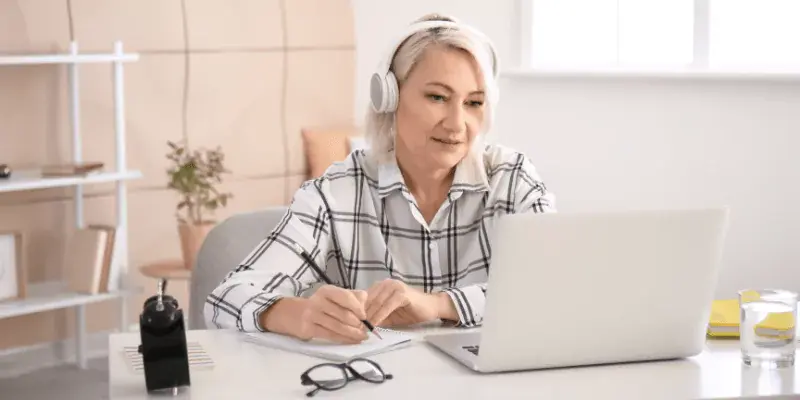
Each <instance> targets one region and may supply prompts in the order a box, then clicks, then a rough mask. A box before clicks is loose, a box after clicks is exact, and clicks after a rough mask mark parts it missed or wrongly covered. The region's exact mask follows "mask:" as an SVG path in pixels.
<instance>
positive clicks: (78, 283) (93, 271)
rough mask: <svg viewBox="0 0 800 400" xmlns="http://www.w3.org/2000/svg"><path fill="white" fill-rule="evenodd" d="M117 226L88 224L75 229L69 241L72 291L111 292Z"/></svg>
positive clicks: (67, 269)
mask: <svg viewBox="0 0 800 400" xmlns="http://www.w3.org/2000/svg"><path fill="white" fill-rule="evenodd" d="M116 231H117V230H116V227H114V226H109V225H88V226H87V227H85V228H81V229H76V230H74V231H73V232H71V233H70V234H69V235H68V237H67V240H66V246H65V255H64V262H65V265H64V268H65V271H64V272H65V276H66V277H67V279H66V281H67V286H68V288H69V290H70V291H73V292H76V293H83V294H98V293H105V292H108V291H109V286H110V285H109V280H110V279H111V276H112V274H113V269H114V253H115V251H114V250H115V247H116V246H115V244H116V240H117V239H116V238H117V235H116Z"/></svg>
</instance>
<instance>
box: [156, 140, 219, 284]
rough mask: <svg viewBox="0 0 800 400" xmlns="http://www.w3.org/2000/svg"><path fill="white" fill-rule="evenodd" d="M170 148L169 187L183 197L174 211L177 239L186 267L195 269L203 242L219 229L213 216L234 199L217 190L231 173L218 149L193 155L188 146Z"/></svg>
mask: <svg viewBox="0 0 800 400" xmlns="http://www.w3.org/2000/svg"><path fill="white" fill-rule="evenodd" d="M167 144H168V145H169V148H170V152H169V153H167V158H168V159H169V160H170V161H171V162H172V166H171V167H170V168H169V169H168V170H167V175H168V176H169V184H168V185H167V187H168V188H170V189H173V190H175V191H177V192H178V194H179V195H180V201H179V202H178V205H177V207H176V210H175V216H176V219H177V222H178V235H179V236H180V241H181V253H182V256H183V262H184V266H185V267H186V268H187V269H192V268H194V260H195V257H196V255H197V252H198V251H199V250H200V246H201V245H202V244H203V240H205V238H206V235H208V232H209V231H211V228H213V227H214V225H216V220H215V219H214V218H213V216H214V213H215V212H216V211H217V209H218V208H220V207H225V206H226V205H227V204H228V200H230V199H231V198H233V195H232V194H231V193H221V192H220V191H219V189H218V185H219V184H221V183H222V175H223V174H225V173H230V171H229V170H228V169H227V168H225V165H224V161H225V155H224V154H223V153H222V150H221V149H220V148H219V147H217V148H216V149H211V150H208V149H197V150H194V151H190V150H189V149H188V148H187V147H186V145H185V143H175V142H172V141H167Z"/></svg>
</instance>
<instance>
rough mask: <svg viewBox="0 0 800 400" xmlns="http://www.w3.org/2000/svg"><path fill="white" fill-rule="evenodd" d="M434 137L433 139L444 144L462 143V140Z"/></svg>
mask: <svg viewBox="0 0 800 400" xmlns="http://www.w3.org/2000/svg"><path fill="white" fill-rule="evenodd" d="M432 139H433V141H435V142H439V143H442V144H449V145H456V144H461V141H460V140H453V139H440V138H432Z"/></svg>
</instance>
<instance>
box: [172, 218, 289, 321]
mask: <svg viewBox="0 0 800 400" xmlns="http://www.w3.org/2000/svg"><path fill="white" fill-rule="evenodd" d="M285 213H286V207H275V208H269V209H265V210H259V211H252V212H247V213H243V214H238V215H234V216H232V217H230V218H227V219H226V220H224V221H223V222H221V223H220V224H219V225H217V226H215V227H214V228H213V229H212V230H211V232H209V233H208V235H207V236H206V239H205V241H203V245H202V246H201V247H200V251H199V252H198V254H197V261H196V262H195V266H194V270H193V271H192V280H191V286H190V289H189V316H188V321H187V323H188V325H189V327H190V328H191V329H213V328H214V327H213V326H208V327H207V326H206V323H205V319H204V318H203V305H204V304H205V301H206V297H207V296H208V294H209V293H211V291H212V290H214V288H215V287H217V285H219V284H220V282H222V279H223V278H225V276H226V275H227V274H228V272H230V271H232V270H233V269H235V268H236V267H238V266H239V263H241V262H242V261H243V260H244V258H245V257H247V255H248V254H250V252H251V251H252V250H253V249H254V248H255V246H256V245H258V243H259V242H260V241H261V240H263V239H264V238H266V237H267V235H269V234H270V233H271V232H272V230H273V229H274V228H275V226H277V225H278V222H280V220H281V218H283V216H284V214H285Z"/></svg>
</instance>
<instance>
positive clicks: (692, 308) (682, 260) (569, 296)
mask: <svg viewBox="0 0 800 400" xmlns="http://www.w3.org/2000/svg"><path fill="white" fill-rule="evenodd" d="M727 218H728V211H727V209H725V208H719V209H702V210H652V211H626V212H606V213H564V212H559V213H552V214H533V213H526V214H517V215H508V216H505V217H502V218H500V219H498V220H497V221H496V225H495V227H494V231H493V240H492V250H493V251H492V263H491V269H490V273H489V280H488V291H487V304H486V310H485V318H484V321H483V328H482V334H481V344H480V364H481V368H482V369H483V370H513V369H520V368H547V367H559V366H574V365H589V364H602V363H613V362H624V361H640V360H656V359H666V358H679V357H686V356H691V355H694V354H697V353H699V352H700V351H701V350H702V346H703V343H704V340H705V331H706V325H707V322H708V318H709V314H710V308H711V302H712V300H713V296H714V289H715V287H716V283H717V277H718V274H719V269H720V259H721V254H722V248H723V241H724V237H725V233H726V230H727Z"/></svg>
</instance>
